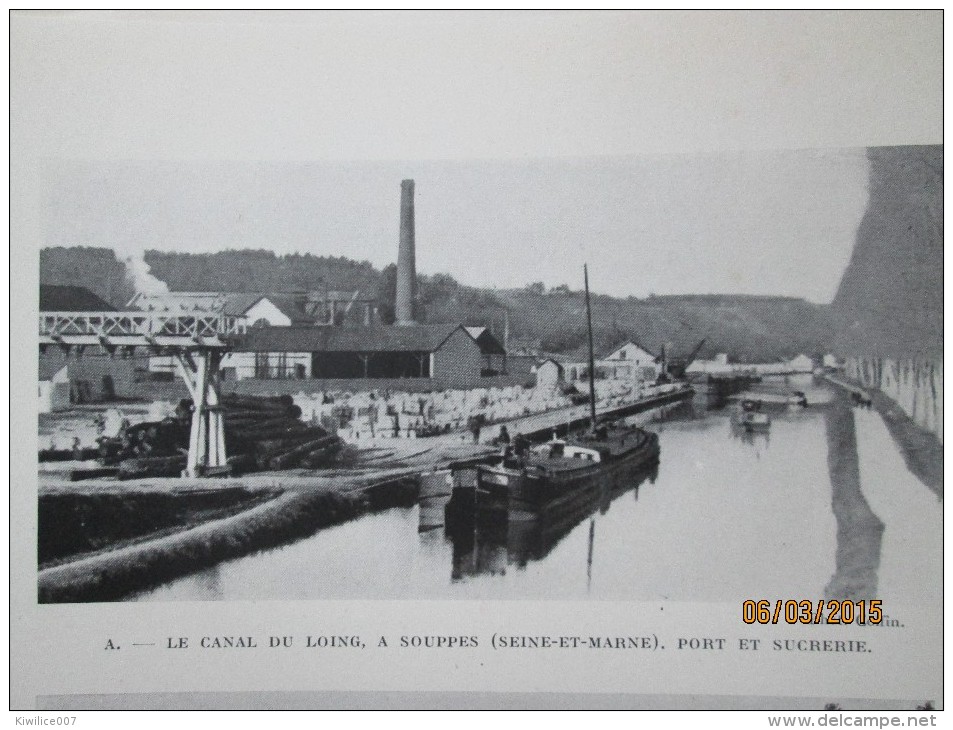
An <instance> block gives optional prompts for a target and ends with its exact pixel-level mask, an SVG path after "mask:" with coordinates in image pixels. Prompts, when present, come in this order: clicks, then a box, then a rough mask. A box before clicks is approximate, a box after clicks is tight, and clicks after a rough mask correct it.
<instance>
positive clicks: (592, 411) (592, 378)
mask: <svg viewBox="0 0 953 730" xmlns="http://www.w3.org/2000/svg"><path fill="white" fill-rule="evenodd" d="M582 273H583V277H584V278H585V284H586V324H587V326H588V330H589V418H590V420H591V421H592V426H591V428H592V432H593V433H595V431H596V356H595V354H594V353H593V350H592V307H591V306H590V304H589V266H588V264H583V265H582Z"/></svg>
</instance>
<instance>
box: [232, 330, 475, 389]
mask: <svg viewBox="0 0 953 730" xmlns="http://www.w3.org/2000/svg"><path fill="white" fill-rule="evenodd" d="M484 362H485V356H484V353H483V351H482V350H481V348H480V345H479V344H478V343H477V341H476V340H475V339H474V338H473V336H472V335H471V334H470V333H469V332H468V331H467V329H466V328H465V327H463V326H461V325H453V324H433V325H423V324H412V325H405V326H401V327H384V326H372V327H295V326H291V327H260V328H254V329H250V330H249V331H248V332H247V334H246V335H245V336H244V337H243V338H242V340H241V341H240V342H238V343H237V344H236V346H235V348H234V351H233V352H232V353H231V354H230V357H229V363H227V364H226V363H223V367H228V366H230V367H232V368H234V371H233V372H232V373H230V374H231V375H232V376H233V377H235V378H236V379H238V380H242V379H245V378H314V379H322V380H344V379H346V380H353V379H378V380H382V379H386V380H392V379H406V378H423V379H428V380H430V381H431V382H432V383H433V385H434V386H435V387H471V386H472V384H473V383H475V382H476V381H478V380H479V378H480V377H481V375H482V372H483V367H484Z"/></svg>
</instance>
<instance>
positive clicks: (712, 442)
mask: <svg viewBox="0 0 953 730" xmlns="http://www.w3.org/2000/svg"><path fill="white" fill-rule="evenodd" d="M808 395H809V399H810V400H811V401H812V402H814V401H817V400H823V399H824V397H825V394H824V393H822V391H820V390H816V389H815V390H812V391H809V392H808ZM835 402H836V403H838V404H839V405H830V404H828V405H815V406H813V407H808V408H807V409H804V410H797V411H790V412H786V413H783V414H777V415H775V416H774V419H773V423H772V426H771V428H770V430H769V432H768V433H764V434H750V433H746V432H743V431H740V430H739V429H738V428H737V427H735V426H733V425H732V422H731V419H730V417H729V412H728V410H723V411H718V412H710V413H707V414H705V413H700V412H699V411H698V409H695V411H694V413H693V414H691V415H687V414H686V415H685V417H683V418H670V419H668V420H666V421H663V422H657V423H652V424H650V425H649V427H650V428H652V429H654V430H656V431H658V433H659V438H660V443H661V463H660V465H659V467H658V468H657V470H655V471H653V472H652V473H649V474H645V475H643V476H642V477H641V478H640V479H634V480H633V482H632V484H631V486H630V487H629V488H627V489H625V490H620V491H616V492H614V493H611V494H610V493H607V490H606V489H603V490H602V492H601V493H593V494H592V495H590V497H591V498H590V497H587V498H586V499H588V500H589V501H588V503H583V504H581V505H580V507H579V509H578V510H577V512H576V514H575V515H574V517H573V519H572V520H571V521H570V523H569V524H559V525H555V526H554V525H541V524H538V523H537V522H534V521H532V520H530V521H528V522H519V523H517V522H512V523H509V524H502V525H501V524H493V525H487V524H473V525H470V524H468V525H464V526H463V527H462V528H459V527H456V528H454V529H449V530H445V529H443V528H437V529H433V530H428V531H424V532H419V531H418V526H419V524H420V522H419V510H420V508H419V507H418V506H415V507H410V508H396V509H390V510H387V511H384V512H380V513H375V514H368V515H364V516H362V517H359V518H358V519H355V520H353V521H351V522H348V523H345V524H342V525H338V526H335V527H331V528H327V529H324V530H322V531H320V532H318V533H316V534H314V535H313V536H311V537H309V538H306V539H303V540H300V541H298V542H294V543H291V544H288V545H285V546H283V547H280V548H276V549H271V550H267V551H262V552H259V553H256V554H253V555H249V556H246V557H243V558H239V559H236V560H231V561H227V562H224V563H221V564H219V565H217V566H215V567H212V568H209V569H206V570H203V571H201V572H198V573H195V574H192V575H189V576H186V577H184V578H180V579H177V580H174V581H171V582H169V583H167V584H165V585H163V586H160V587H158V588H155V589H153V590H150V591H146V592H143V593H140V594H138V595H137V596H135V597H134V598H135V599H137V600H245V599H265V600H267V599H344V598H346V599H455V598H459V599H556V600H560V599H569V600H572V599H589V600H592V599H596V600H599V599H605V600H635V601H638V600H646V601H655V600H675V601H711V602H717V601H739V605H740V601H741V600H743V599H746V598H757V597H769V598H774V597H777V598H782V597H788V598H799V597H820V596H825V595H827V596H828V597H837V598H841V597H851V598H854V599H859V598H862V597H865V598H874V597H875V598H880V599H882V600H883V601H884V602H885V605H889V604H886V602H888V601H889V602H891V603H893V602H899V601H901V600H902V601H903V602H906V601H908V600H909V599H910V598H911V597H912V596H916V597H917V599H918V602H923V603H925V604H927V605H936V606H939V605H940V600H941V591H942V581H941V578H942V571H941V559H942V549H941V548H942V502H941V500H940V499H939V498H938V497H937V496H936V495H935V494H933V493H932V492H930V491H929V490H928V489H927V488H926V487H925V486H924V485H923V484H922V483H920V482H919V480H918V479H917V478H916V477H915V476H913V475H912V474H911V473H910V472H909V471H908V470H907V468H906V466H905V465H904V462H903V459H902V457H901V455H900V453H899V451H898V449H897V447H896V445H895V444H894V442H893V440H892V439H891V436H890V434H889V433H888V431H887V429H886V427H885V426H884V423H883V421H882V419H881V418H880V416H879V415H878V414H877V413H876V412H874V411H870V410H857V409H850V407H849V405H847V404H846V403H845V402H844V401H838V400H837V399H835ZM834 408H841V409H842V410H841V411H840V413H841V418H839V419H832V417H831V412H832V409H834ZM686 410H688V409H686ZM845 417H846V418H847V422H848V423H851V424H853V430H854V434H855V439H849V438H848V439H844V438H840V437H839V435H838V430H839V429H841V428H842V427H843V422H844V418H845ZM851 443H856V447H851V446H850V444H851ZM845 444H847V445H846V446H845ZM831 449H836V450H840V451H843V450H844V449H850V450H851V451H852V452H855V453H856V459H854V458H853V457H851V456H850V454H847V455H846V456H847V457H848V458H847V459H846V462H845V460H844V458H843V457H844V456H845V454H842V453H838V454H833V456H835V457H837V458H836V459H835V461H836V462H837V463H840V464H841V467H839V468H837V469H835V468H833V467H831V466H829V463H830V459H831V457H832V454H831ZM844 463H846V464H847V471H849V472H852V473H853V475H854V478H853V479H851V478H848V479H846V480H845V479H844V477H843V474H844V466H843V465H844ZM852 464H855V465H856V466H851V465H852ZM858 479H859V490H858V489H857V481H858ZM585 501H586V500H583V502H585ZM835 505H836V507H835ZM858 514H859V515H860V517H858ZM855 518H856V519H855ZM871 525H873V527H871ZM878 525H879V526H878ZM845 590H848V591H850V594H849V595H837V591H845ZM832 591H833V592H834V593H832Z"/></svg>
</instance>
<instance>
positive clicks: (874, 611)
mask: <svg viewBox="0 0 953 730" xmlns="http://www.w3.org/2000/svg"><path fill="white" fill-rule="evenodd" d="M881 603H882V602H881V601H879V600H871V601H848V600H844V601H834V600H824V599H818V600H817V601H813V600H810V599H802V600H795V599H788V600H781V599H778V600H776V601H771V600H768V599H766V598H764V599H761V600H759V601H755V600H753V599H748V600H746V601H744V602H743V603H742V604H741V619H742V621H744V622H745V623H746V624H778V623H784V624H852V623H856V624H858V625H860V626H863V625H866V624H880V623H881V622H882V621H883V620H884V615H883V608H882V607H881Z"/></svg>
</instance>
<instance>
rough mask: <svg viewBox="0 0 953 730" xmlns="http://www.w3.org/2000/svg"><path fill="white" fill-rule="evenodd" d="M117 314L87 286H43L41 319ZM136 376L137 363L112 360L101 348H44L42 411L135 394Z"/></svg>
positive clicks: (97, 346) (42, 349)
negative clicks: (91, 313)
mask: <svg viewBox="0 0 953 730" xmlns="http://www.w3.org/2000/svg"><path fill="white" fill-rule="evenodd" d="M115 311H117V310H116V308H115V307H114V306H112V305H111V304H110V303H109V302H107V301H105V300H104V299H102V298H100V297H99V296H97V295H96V294H94V293H93V292H91V291H89V290H88V289H86V288H84V287H81V286H56V285H48V284H41V285H40V317H41V318H42V317H43V316H45V315H49V316H62V315H68V314H70V313H80V312H102V313H109V312H115ZM135 377H136V373H135V361H133V360H128V359H122V358H120V357H115V356H112V357H111V356H109V354H108V353H107V352H106V351H105V350H104V349H103V348H102V347H100V346H99V345H87V346H79V347H75V346H74V347H71V348H68V347H60V346H59V345H41V346H40V358H39V373H38V382H39V398H40V412H41V413H45V412H48V411H55V410H62V409H64V408H68V407H69V406H70V405H72V404H77V403H95V402H102V401H108V400H112V399H114V398H116V397H117V396H130V395H132V394H134V393H135V392H136V385H135Z"/></svg>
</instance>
